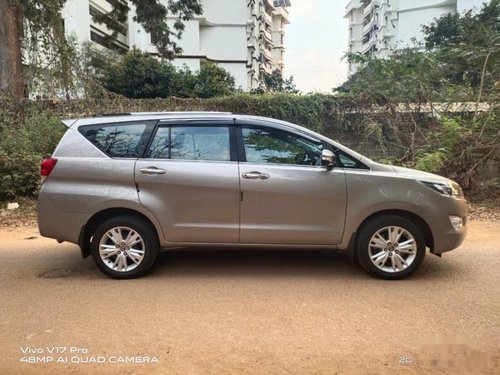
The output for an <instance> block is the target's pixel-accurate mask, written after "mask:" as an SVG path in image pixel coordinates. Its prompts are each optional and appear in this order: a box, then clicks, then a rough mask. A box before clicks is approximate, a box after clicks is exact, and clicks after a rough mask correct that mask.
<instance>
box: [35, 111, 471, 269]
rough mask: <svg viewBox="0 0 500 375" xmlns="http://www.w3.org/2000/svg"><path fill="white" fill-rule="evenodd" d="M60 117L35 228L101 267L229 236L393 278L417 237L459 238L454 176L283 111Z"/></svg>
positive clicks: (140, 261)
mask: <svg viewBox="0 0 500 375" xmlns="http://www.w3.org/2000/svg"><path fill="white" fill-rule="evenodd" d="M64 124H66V125H67V127H68V130H67V131H66V133H65V135H64V136H63V138H62V139H61V141H60V143H59V145H58V146H57V148H56V150H55V152H54V154H53V156H52V157H51V158H49V159H45V160H44V161H43V162H42V167H41V174H42V176H43V183H42V187H41V191H40V196H39V200H38V223H39V228H40V233H41V234H42V235H43V236H45V237H51V238H55V239H57V240H58V241H69V242H72V243H75V244H78V245H79V246H80V249H81V253H82V256H83V257H87V256H88V255H92V257H93V258H94V261H95V263H96V264H97V266H98V267H99V269H100V270H101V271H103V272H104V273H105V274H106V275H108V276H111V277H114V278H133V277H138V276H140V275H142V274H144V273H145V272H146V271H147V270H149V269H150V268H151V266H152V265H153V263H154V262H155V259H156V257H157V254H158V252H159V250H160V249H169V248H176V249H178V248H187V247H204V246H206V247H212V248H213V247H235V246H239V247H245V248H246V247H255V248H287V249H291V248H304V249H343V250H351V251H352V252H353V254H354V255H355V259H356V260H357V261H358V263H359V264H360V265H361V266H362V267H363V268H364V269H365V270H366V271H367V272H368V273H370V274H372V275H374V276H378V277H382V278H386V279H400V278H403V277H406V276H408V275H410V274H411V273H413V272H414V271H415V270H416V269H417V267H418V266H419V264H420V263H421V262H422V260H423V258H424V256H425V253H426V248H429V249H430V252H431V253H433V254H436V255H441V254H442V253H444V252H446V251H449V250H452V249H454V248H456V247H458V246H459V245H460V244H461V243H462V241H463V239H464V237H465V233H466V221H467V208H466V202H465V200H464V196H463V193H462V190H461V189H460V187H459V186H458V185H457V184H456V183H455V182H453V181H450V180H448V179H445V178H443V177H440V176H436V175H433V174H429V173H424V172H419V171H415V170H411V169H406V168H399V167H393V166H388V165H383V164H378V163H376V162H374V161H372V160H370V159H368V158H366V157H363V156H361V155H359V154H357V153H356V152H354V151H352V150H350V149H348V148H346V147H344V146H342V145H340V144H338V143H336V142H334V141H332V140H330V139H328V138H326V137H324V136H322V135H320V134H317V133H315V132H313V131H311V130H308V129H305V128H303V127H300V126H296V125H293V124H290V123H288V122H284V121H279V120H273V119H268V118H261V117H253V116H244V115H233V114H230V113H201V112H192V113H191V112H180V113H165V112H163V113H130V114H120V115H103V116H97V117H92V118H83V119H72V120H65V121H64Z"/></svg>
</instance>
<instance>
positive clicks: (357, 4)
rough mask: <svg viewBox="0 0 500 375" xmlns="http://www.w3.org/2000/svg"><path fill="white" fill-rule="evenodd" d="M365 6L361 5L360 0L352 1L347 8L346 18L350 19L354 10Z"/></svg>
mask: <svg viewBox="0 0 500 375" xmlns="http://www.w3.org/2000/svg"><path fill="white" fill-rule="evenodd" d="M362 5H363V4H361V1H360V0H351V1H349V3H348V4H347V5H346V7H345V13H344V18H349V13H351V12H352V11H353V10H354V9H358V8H361V6H362Z"/></svg>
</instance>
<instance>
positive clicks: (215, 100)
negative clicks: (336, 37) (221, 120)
mask: <svg viewBox="0 0 500 375" xmlns="http://www.w3.org/2000/svg"><path fill="white" fill-rule="evenodd" d="M0 1H1V0H0ZM61 3H64V2H61ZM499 17H500V0H490V3H488V4H486V5H485V6H483V8H482V9H481V11H480V12H478V13H473V12H468V13H466V14H463V15H454V16H444V17H442V18H441V19H438V20H435V21H434V22H433V23H432V24H431V25H429V26H427V27H424V33H425V35H426V40H425V46H420V47H421V48H416V49H415V48H408V49H403V50H400V51H396V52H395V53H394V54H393V55H392V56H391V58H389V59H384V60H379V59H373V58H369V57H366V56H364V55H350V56H348V58H349V59H350V60H351V61H352V62H355V63H356V64H358V71H357V73H356V74H354V75H353V76H352V77H351V78H350V79H349V80H348V81H347V82H346V83H345V84H343V85H342V86H340V87H338V88H337V89H336V93H337V95H319V94H316V95H297V94H296V92H297V89H296V87H295V85H294V83H293V79H292V78H291V77H290V78H285V77H283V75H282V73H281V72H279V71H275V72H273V74H271V75H267V76H265V77H264V78H266V79H265V80H264V86H263V87H262V88H261V90H258V92H257V95H255V94H243V93H239V92H238V90H237V89H236V88H235V87H234V79H233V78H232V77H231V76H230V75H229V74H228V73H227V72H226V71H224V70H223V69H221V68H220V67H218V66H215V65H205V66H203V67H202V69H201V70H200V72H191V71H190V70H189V69H187V68H182V69H179V68H175V67H174V66H172V65H171V64H169V63H165V62H164V61H163V62H162V61H158V60H156V59H154V58H152V57H150V56H148V55H146V54H142V53H140V52H139V51H136V50H133V51H131V52H130V53H129V54H127V55H124V56H118V55H116V54H114V53H112V52H104V53H103V52H102V51H98V50H96V49H95V48H94V47H92V46H90V45H84V46H82V47H79V46H76V45H74V43H73V44H72V42H71V41H67V44H66V46H67V49H66V50H65V53H66V54H73V58H71V59H70V60H69V61H71V65H66V67H65V68H64V69H68V70H67V71H65V72H72V73H71V80H69V81H67V82H66V83H67V84H66V86H65V84H64V82H63V85H62V87H65V90H67V93H69V94H68V95H63V96H62V97H68V96H69V97H74V96H75V95H77V94H78V95H80V96H82V97H84V98H85V99H82V100H62V101H59V100H40V101H36V102H24V103H23V102H19V101H15V100H14V101H12V100H7V99H6V98H2V97H0V102H1V105H0V200H5V199H12V198H13V197H16V196H25V195H28V196H29V195H33V194H36V191H37V187H38V182H39V171H38V170H39V163H40V161H41V159H42V157H43V156H45V155H48V154H51V153H52V151H53V149H54V147H55V145H56V144H57V141H58V139H59V137H60V136H61V134H62V133H63V132H64V126H62V125H60V123H59V120H58V119H59V118H60V117H78V116H89V115H93V114H96V113H105V112H131V111H182V110H205V111H228V112H234V113H245V114H251V115H261V116H268V117H273V118H278V119H282V120H287V121H290V122H293V123H297V124H301V125H303V126H306V127H308V128H310V129H312V130H315V131H319V132H322V133H324V134H326V135H327V136H330V137H332V138H337V137H339V136H340V137H342V136H344V135H346V134H347V135H355V136H356V137H357V139H358V140H360V143H362V142H364V141H367V142H368V141H371V142H376V143H377V145H378V147H379V149H380V151H381V152H380V155H379V157H380V158H381V159H386V161H390V162H392V163H397V164H402V165H406V166H410V167H415V168H418V169H422V170H426V171H430V172H434V173H439V174H442V175H444V176H447V177H450V178H452V179H455V180H457V181H458V182H459V183H460V184H461V185H462V187H463V188H464V189H465V190H466V192H467V193H468V194H477V193H480V194H482V195H483V196H487V197H498V196H499V189H500V188H499V187H500V182H499V180H498V176H497V177H496V178H495V176H493V178H491V179H490V180H487V179H486V178H485V175H486V174H485V173H484V170H485V168H486V162H487V161H496V163H497V164H496V165H497V167H496V168H497V170H498V163H500V155H499V153H500V116H499V115H500V113H499V110H500V109H499V102H500V101H499V99H500V97H499V96H500V75H499V69H500V64H499V54H500V21H499V19H500V18H499ZM424 47H425V49H424ZM61 69H63V66H62V65H61ZM56 71H57V70H51V72H56ZM45 72H46V71H45ZM61 72H62V70H61ZM40 74H41V73H40ZM60 77H62V78H61V79H65V78H64V77H68V76H67V75H66V76H65V75H61V76H60ZM46 82H47V83H51V82H52V81H51V76H50V75H49V76H47V77H46ZM55 86H58V87H61V85H60V84H58V85H55ZM56 90H57V88H56V87H54V91H56ZM59 96H60V95H59ZM60 97H61V96H60ZM128 98H134V99H133V100H130V99H128ZM457 103H460V104H457ZM457 107H459V108H457ZM351 146H352V145H351ZM354 148H356V147H354ZM394 149H397V150H402V152H397V153H396V152H394ZM490 175H491V173H490Z"/></svg>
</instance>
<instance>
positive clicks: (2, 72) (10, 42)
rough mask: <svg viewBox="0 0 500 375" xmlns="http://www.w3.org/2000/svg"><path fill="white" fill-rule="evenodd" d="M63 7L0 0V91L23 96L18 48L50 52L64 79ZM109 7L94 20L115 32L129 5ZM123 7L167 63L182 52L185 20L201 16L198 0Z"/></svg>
mask: <svg viewBox="0 0 500 375" xmlns="http://www.w3.org/2000/svg"><path fill="white" fill-rule="evenodd" d="M65 3H66V0H0V14H1V15H2V17H1V19H0V90H1V91H3V92H6V93H8V94H10V95H12V96H14V97H15V98H16V99H18V100H19V99H21V98H22V96H23V77H22V66H23V58H22V47H23V45H24V46H26V45H30V46H39V45H42V46H43V47H44V48H45V49H46V50H49V49H53V50H54V52H55V53H54V54H53V56H54V57H55V58H57V59H58V63H59V66H60V70H61V74H63V75H65V76H66V77H69V74H68V72H66V70H67V69H68V66H69V65H68V64H69V58H68V53H66V52H67V51H66V48H67V42H66V38H65V36H64V30H63V28H62V23H61V20H60V18H61V15H60V14H61V10H62V8H63V6H64V4H65ZM111 3H112V5H113V9H112V11H111V12H109V13H107V14H104V15H102V16H98V17H95V20H96V21H98V22H103V23H104V24H106V25H107V26H108V27H109V28H110V29H111V30H117V29H118V25H119V23H120V22H123V21H125V20H126V17H127V14H128V11H129V10H130V6H129V5H127V4H124V3H123V2H121V1H111ZM128 3H129V4H131V5H132V6H134V7H135V10H136V16H135V17H134V19H135V20H136V21H137V22H138V23H140V24H141V25H142V26H143V27H144V29H145V30H146V31H147V32H150V33H151V34H152V35H153V36H154V38H153V40H154V41H155V45H156V47H157V48H158V51H159V54H160V56H161V57H163V58H165V59H172V58H173V57H174V56H175V55H176V54H179V53H180V52H181V49H180V48H179V46H178V45H177V43H176V41H175V39H176V38H180V37H181V35H182V31H183V30H184V22H185V21H187V20H189V19H191V18H192V17H193V16H194V15H199V14H201V13H202V8H201V4H200V1H199V0H177V1H168V3H167V4H166V5H165V4H164V3H163V2H162V1H161V0H130V1H129V2H128ZM168 14H175V15H176V16H177V19H176V21H175V22H174V24H173V26H169V24H168V23H167V18H166V17H167V15H168ZM25 26H27V29H25V28H24V27H25ZM116 32H117V31H115V33H116ZM66 84H69V83H66Z"/></svg>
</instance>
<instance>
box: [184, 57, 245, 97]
mask: <svg viewBox="0 0 500 375" xmlns="http://www.w3.org/2000/svg"><path fill="white" fill-rule="evenodd" d="M234 90H235V87H234V78H233V77H232V76H231V74H229V73H228V72H227V71H226V70H225V69H224V68H221V67H220V66H217V65H215V64H206V65H202V67H201V69H200V71H199V73H198V74H197V76H196V85H195V88H194V94H195V96H197V97H199V98H212V97H215V96H225V95H229V94H231V93H233V92H234Z"/></svg>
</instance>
